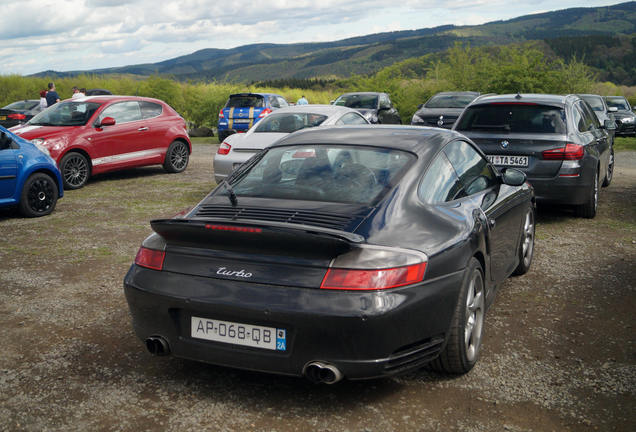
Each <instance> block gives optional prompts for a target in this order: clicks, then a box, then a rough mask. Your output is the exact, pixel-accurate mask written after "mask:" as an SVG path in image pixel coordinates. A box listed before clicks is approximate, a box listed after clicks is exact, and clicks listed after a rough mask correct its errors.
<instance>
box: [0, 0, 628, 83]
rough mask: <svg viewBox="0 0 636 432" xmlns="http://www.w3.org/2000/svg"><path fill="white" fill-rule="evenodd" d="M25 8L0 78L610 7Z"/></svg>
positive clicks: (227, 4)
mask: <svg viewBox="0 0 636 432" xmlns="http://www.w3.org/2000/svg"><path fill="white" fill-rule="evenodd" d="M396 3H397V2H390V1H386V0H379V1H378V0H366V1H360V0H340V1H333V0H320V1H316V0H295V1H288V0H264V1H243V0H233V1H227V0H171V1H163V0H22V1H5V2H3V5H2V8H1V12H0V74H2V75H6V74H14V73H17V74H22V75H26V74H31V73H35V72H40V71H43V70H49V69H51V70H57V71H68V70H89V69H96V68H102V67H112V66H124V65H131V64H138V63H154V62H157V61H161V60H166V59H170V58H173V57H177V56H180V55H185V54H190V53H192V52H194V51H196V50H199V49H202V48H233V47H236V46H240V45H246V44H252V43H259V42H269V43H293V42H322V41H332V40H338V39H344V38H347V37H351V36H360V35H366V34H371V33H378V32H385V31H392V30H412V29H419V28H426V27H436V26H439V25H444V24H455V25H472V24H482V23H485V22H489V21H494V20H499V19H509V18H514V17H517V16H520V15H526V14H532V13H538V12H546V11H551V10H555V9H565V8H569V7H580V6H583V7H591V6H605V5H611V4H617V3H620V1H616V0H609V1H605V0H593V1H588V0H560V1H558V2H555V1H554V0H472V1H469V0H446V1H439V0H419V1H417V0H402V1H400V2H399V6H396V5H395V4H396Z"/></svg>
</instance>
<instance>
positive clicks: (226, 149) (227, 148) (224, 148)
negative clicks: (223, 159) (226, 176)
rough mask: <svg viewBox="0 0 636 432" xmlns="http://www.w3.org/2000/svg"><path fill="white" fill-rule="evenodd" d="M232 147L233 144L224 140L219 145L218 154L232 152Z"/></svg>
mask: <svg viewBox="0 0 636 432" xmlns="http://www.w3.org/2000/svg"><path fill="white" fill-rule="evenodd" d="M231 149H232V146H231V145H229V144H228V143H226V142H224V143H223V144H221V145H220V146H219V149H218V150H217V154H220V155H226V154H228V153H229V152H230V150H231Z"/></svg>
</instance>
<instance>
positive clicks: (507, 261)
mask: <svg viewBox="0 0 636 432" xmlns="http://www.w3.org/2000/svg"><path fill="white" fill-rule="evenodd" d="M444 153H445V154H446V156H447V157H448V160H449V161H450V163H451V164H452V166H453V168H454V170H455V172H456V173H457V176H458V177H459V179H460V181H461V183H462V185H463V188H464V193H465V194H466V196H468V197H470V198H471V199H472V200H473V204H474V205H475V208H477V209H480V210H479V211H478V213H479V215H480V220H481V221H482V223H483V224H484V225H485V226H486V227H487V230H486V239H487V244H488V247H489V251H490V275H491V279H492V280H493V281H494V282H495V283H498V282H500V281H502V280H504V279H505V278H506V277H508V275H510V273H511V272H512V271H513V270H514V268H515V267H516V265H517V256H518V254H517V251H518V246H519V239H520V236H521V219H522V213H523V211H524V209H523V208H522V207H521V206H520V205H519V202H518V201H517V200H516V199H515V197H516V195H515V194H514V189H513V188H510V187H509V186H506V185H503V184H501V182H500V180H499V178H498V177H497V173H496V171H495V169H494V168H493V167H492V165H491V164H490V163H489V162H488V160H487V159H486V158H484V157H483V156H482V155H481V154H480V153H479V152H478V151H477V150H476V149H475V148H474V147H473V146H472V145H471V144H469V143H468V142H466V141H462V140H458V141H453V142H451V143H449V144H448V145H446V147H444Z"/></svg>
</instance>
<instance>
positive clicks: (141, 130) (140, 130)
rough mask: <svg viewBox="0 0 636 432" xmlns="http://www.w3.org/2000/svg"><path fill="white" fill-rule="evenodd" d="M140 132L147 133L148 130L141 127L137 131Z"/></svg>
mask: <svg viewBox="0 0 636 432" xmlns="http://www.w3.org/2000/svg"><path fill="white" fill-rule="evenodd" d="M137 130H138V131H139V132H143V131H147V130H148V128H147V127H145V126H144V127H140V128H139V129H137Z"/></svg>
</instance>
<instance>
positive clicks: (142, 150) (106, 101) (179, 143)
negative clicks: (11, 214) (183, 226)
mask: <svg viewBox="0 0 636 432" xmlns="http://www.w3.org/2000/svg"><path fill="white" fill-rule="evenodd" d="M11 131H12V132H14V133H15V134H17V135H20V136H21V137H22V138H25V139H28V140H31V141H33V142H34V143H38V144H42V145H43V146H44V147H46V148H47V149H48V150H49V153H50V154H51V157H52V158H53V159H54V160H55V161H56V162H57V165H58V167H59V168H60V171H61V173H62V179H63V180H64V189H78V188H81V187H82V186H84V185H85V184H86V182H87V181H88V179H89V177H90V176H92V175H94V174H99V173H104V172H107V171H115V170H121V169H127V168H132V167H139V166H143V165H154V164H163V167H164V168H165V169H166V171H168V172H173V173H174V172H181V171H183V170H185V169H186V167H187V166H188V160H189V157H190V153H191V151H192V144H191V143H190V138H189V137H188V133H187V130H186V123H185V120H183V118H182V117H181V116H180V115H179V114H177V112H176V111H175V110H173V109H172V108H171V107H170V106H169V105H168V104H166V103H165V102H163V101H160V100H157V99H150V98H143V97H136V96H89V97H83V98H79V99H73V100H71V99H69V100H65V101H63V102H60V103H57V104H55V105H53V106H52V107H50V108H48V109H46V110H44V111H42V112H41V113H40V114H38V115H36V116H35V117H33V118H32V119H31V120H30V121H29V122H28V123H26V124H24V125H22V126H16V127H14V128H12V129H11Z"/></svg>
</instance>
